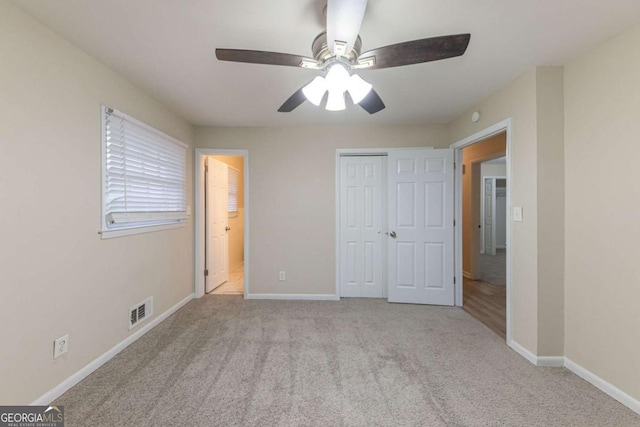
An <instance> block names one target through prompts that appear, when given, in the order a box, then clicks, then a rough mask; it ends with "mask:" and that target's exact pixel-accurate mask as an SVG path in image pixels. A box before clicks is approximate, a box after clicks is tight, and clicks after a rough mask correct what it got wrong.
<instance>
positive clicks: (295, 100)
mask: <svg viewBox="0 0 640 427" xmlns="http://www.w3.org/2000/svg"><path fill="white" fill-rule="evenodd" d="M302 88H304V86H303V87H301V88H300V89H298V90H297V91H295V92H294V94H293V95H291V96H290V97H289V99H287V100H286V101H284V104H282V105H281V106H280V108H278V112H279V113H290V112H292V111H293V110H295V109H296V108H298V107H299V106H300V105H301V104H302V103H303V102H304V101H306V100H307V97H305V96H304V93H302Z"/></svg>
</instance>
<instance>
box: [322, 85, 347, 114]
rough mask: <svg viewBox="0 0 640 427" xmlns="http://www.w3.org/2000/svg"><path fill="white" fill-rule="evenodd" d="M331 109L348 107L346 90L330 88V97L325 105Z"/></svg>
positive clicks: (339, 109) (340, 109)
mask: <svg viewBox="0 0 640 427" xmlns="http://www.w3.org/2000/svg"><path fill="white" fill-rule="evenodd" d="M325 108H326V109H327V110H329V111H342V110H344V109H346V108H347V105H346V104H345V102H344V91H335V90H334V91H332V90H329V98H327V105H326V107H325Z"/></svg>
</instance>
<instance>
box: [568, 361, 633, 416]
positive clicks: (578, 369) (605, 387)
mask: <svg viewBox="0 0 640 427" xmlns="http://www.w3.org/2000/svg"><path fill="white" fill-rule="evenodd" d="M564 366H565V368H567V369H568V370H570V371H571V372H573V373H574V374H576V375H577V376H579V377H581V378H582V379H584V380H585V381H587V382H589V383H591V384H593V385H594V386H596V387H597V388H599V389H600V390H602V391H603V392H605V393H606V394H608V395H609V396H611V397H612V398H614V399H615V400H617V401H618V402H620V403H622V404H623V405H624V406H626V407H627V408H629V409H631V410H632V411H633V412H635V413H637V414H640V400H637V399H635V398H633V397H631V396H629V395H628V394H627V393H625V392H624V391H622V390H620V389H619V388H618V387H616V386H614V385H613V384H611V383H609V382H607V381H605V380H603V379H602V378H600V377H599V376H597V375H596V374H594V373H593V372H591V371H589V370H588V369H585V368H583V367H582V366H580V365H578V364H577V363H575V362H574V361H572V360H571V359H569V358H568V357H565V358H564Z"/></svg>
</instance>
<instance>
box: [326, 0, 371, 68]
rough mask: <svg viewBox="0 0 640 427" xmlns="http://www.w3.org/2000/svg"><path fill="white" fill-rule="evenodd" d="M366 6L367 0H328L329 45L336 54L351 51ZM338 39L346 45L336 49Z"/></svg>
mask: <svg viewBox="0 0 640 427" xmlns="http://www.w3.org/2000/svg"><path fill="white" fill-rule="evenodd" d="M366 8H367V0H327V46H328V47H329V50H330V51H331V52H332V53H333V54H334V55H343V56H346V55H348V54H349V52H351V49H353V45H354V43H355V42H356V38H357V37H358V33H359V32H360V25H361V24H362V19H363V18H364V11H365V9H366ZM336 41H338V42H344V43H345V45H344V46H338V49H334V47H336V45H335V42H336Z"/></svg>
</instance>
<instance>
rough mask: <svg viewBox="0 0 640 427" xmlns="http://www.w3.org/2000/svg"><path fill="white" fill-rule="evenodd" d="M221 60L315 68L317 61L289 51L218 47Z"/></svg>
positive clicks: (217, 55)
mask: <svg viewBox="0 0 640 427" xmlns="http://www.w3.org/2000/svg"><path fill="white" fill-rule="evenodd" d="M216 58H218V59H219V60H220V61H231V62H247V63H250V64H268V65H286V66H289V67H305V68H315V67H314V66H313V65H314V64H317V61H316V60H315V59H313V58H307V57H304V56H300V55H291V54H289V53H279V52H264V51H261V50H242V49H216Z"/></svg>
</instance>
